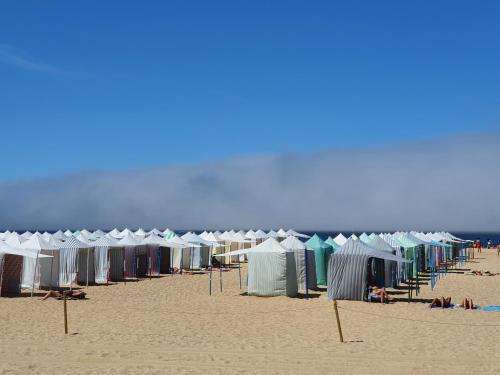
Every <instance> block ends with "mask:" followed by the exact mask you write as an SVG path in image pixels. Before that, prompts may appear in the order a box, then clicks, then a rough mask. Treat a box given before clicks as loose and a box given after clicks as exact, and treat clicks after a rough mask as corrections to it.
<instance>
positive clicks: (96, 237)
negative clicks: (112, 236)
mask: <svg viewBox="0 0 500 375" xmlns="http://www.w3.org/2000/svg"><path fill="white" fill-rule="evenodd" d="M92 235H93V237H94V238H95V239H98V238H101V237H102V236H105V235H106V233H105V232H103V231H102V230H100V229H97V230H95V231H94V233H92Z"/></svg>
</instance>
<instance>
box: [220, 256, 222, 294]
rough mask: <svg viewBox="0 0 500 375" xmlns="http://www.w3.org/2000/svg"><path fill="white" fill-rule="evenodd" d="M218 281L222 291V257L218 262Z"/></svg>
mask: <svg viewBox="0 0 500 375" xmlns="http://www.w3.org/2000/svg"><path fill="white" fill-rule="evenodd" d="M219 283H220V292H221V293H222V257H221V260H220V262H219Z"/></svg>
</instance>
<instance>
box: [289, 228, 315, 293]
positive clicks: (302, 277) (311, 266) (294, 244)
mask: <svg viewBox="0 0 500 375" xmlns="http://www.w3.org/2000/svg"><path fill="white" fill-rule="evenodd" d="M280 244H281V245H282V246H283V247H284V248H285V249H287V250H290V251H292V252H293V256H294V257H295V269H296V274H297V286H298V288H299V290H305V291H306V293H308V290H309V289H314V288H316V261H315V260H314V257H315V254H314V250H313V249H312V248H310V247H309V246H307V245H306V244H305V243H304V242H302V241H301V240H299V239H298V238H297V237H294V236H288V237H287V238H285V239H284V240H283V241H281V242H280Z"/></svg>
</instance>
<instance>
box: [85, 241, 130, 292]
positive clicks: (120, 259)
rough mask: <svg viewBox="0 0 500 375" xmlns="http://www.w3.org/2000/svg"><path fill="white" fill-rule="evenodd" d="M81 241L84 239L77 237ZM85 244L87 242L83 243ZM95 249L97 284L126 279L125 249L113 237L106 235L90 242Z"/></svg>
mask: <svg viewBox="0 0 500 375" xmlns="http://www.w3.org/2000/svg"><path fill="white" fill-rule="evenodd" d="M77 238H78V239H79V240H80V241H82V240H84V238H83V236H82V237H77ZM83 242H85V241H83ZM88 244H89V246H92V247H94V273H95V276H94V279H95V282H96V283H100V284H106V283H108V282H109V281H120V280H123V279H124V274H123V267H124V248H123V246H121V245H120V244H119V243H118V241H117V240H116V239H115V238H113V237H112V236H109V235H106V236H102V237H101V238H98V239H97V240H95V241H88Z"/></svg>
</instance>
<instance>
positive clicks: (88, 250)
mask: <svg viewBox="0 0 500 375" xmlns="http://www.w3.org/2000/svg"><path fill="white" fill-rule="evenodd" d="M89 257H90V249H89V248H87V282H86V283H85V287H86V288H88V287H89Z"/></svg>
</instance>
